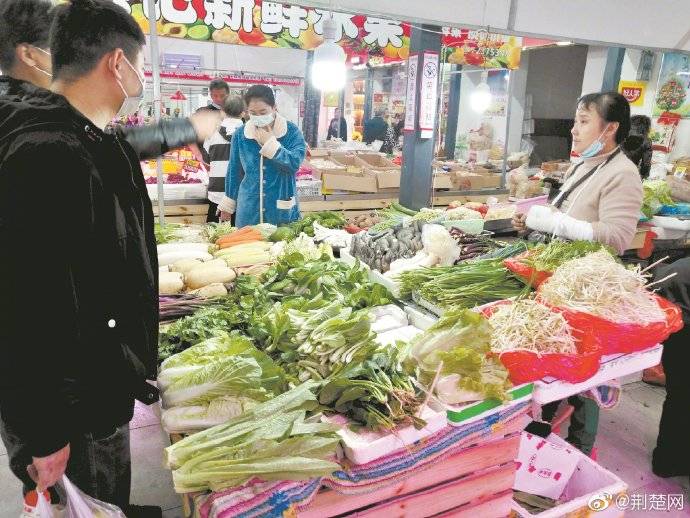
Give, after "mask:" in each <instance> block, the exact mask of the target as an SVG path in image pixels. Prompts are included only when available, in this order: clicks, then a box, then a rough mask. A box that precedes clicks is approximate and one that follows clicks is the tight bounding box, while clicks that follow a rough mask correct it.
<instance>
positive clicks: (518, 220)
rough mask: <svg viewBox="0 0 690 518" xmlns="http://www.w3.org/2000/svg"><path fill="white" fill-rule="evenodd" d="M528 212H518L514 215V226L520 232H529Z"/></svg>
mask: <svg viewBox="0 0 690 518" xmlns="http://www.w3.org/2000/svg"><path fill="white" fill-rule="evenodd" d="M526 221H527V214H523V213H519V212H516V213H515V215H514V216H513V222H512V223H513V228H514V229H515V230H517V231H518V233H523V232H527V223H526Z"/></svg>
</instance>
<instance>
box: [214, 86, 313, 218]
mask: <svg viewBox="0 0 690 518" xmlns="http://www.w3.org/2000/svg"><path fill="white" fill-rule="evenodd" d="M244 102H245V103H246V105H247V112H248V113H249V121H247V123H246V124H245V125H244V126H242V127H240V128H238V129H237V131H235V135H234V136H233V138H232V146H231V151H230V162H229V164H228V174H227V176H226V179H225V196H224V197H223V199H222V200H221V203H220V204H219V205H218V206H219V208H220V210H221V221H227V220H229V219H230V215H231V214H233V213H235V212H236V215H235V224H236V226H237V227H245V226H247V225H256V224H258V223H272V224H273V225H281V224H284V223H290V222H292V221H295V220H297V219H299V217H300V213H299V205H298V203H297V184H296V180H295V174H296V173H297V170H298V169H299V167H300V165H301V164H302V161H303V160H304V155H305V153H306V143H305V142H304V137H303V136H302V132H301V131H300V130H299V128H298V127H297V126H295V125H294V124H293V123H292V122H289V121H287V120H286V119H285V118H284V117H283V116H281V115H279V114H278V113H277V112H276V107H275V104H276V101H275V96H274V94H273V90H271V89H270V88H269V87H268V86H264V85H254V86H252V87H251V88H249V90H247V93H246V94H245V96H244Z"/></svg>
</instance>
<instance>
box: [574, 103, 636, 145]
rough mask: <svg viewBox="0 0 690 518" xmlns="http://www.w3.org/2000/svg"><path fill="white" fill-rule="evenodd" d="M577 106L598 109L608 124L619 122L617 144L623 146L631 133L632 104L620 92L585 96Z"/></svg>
mask: <svg viewBox="0 0 690 518" xmlns="http://www.w3.org/2000/svg"><path fill="white" fill-rule="evenodd" d="M577 105H578V107H579V106H584V107H585V108H587V109H590V108H591V107H592V106H594V108H595V109H596V111H597V113H598V114H599V116H600V117H601V118H602V119H604V120H605V121H606V122H617V123H618V131H616V144H621V143H622V142H623V141H624V140H625V138H626V137H627V136H628V133H629V132H630V103H629V102H628V100H627V99H626V98H625V97H623V96H622V95H621V94H619V93H618V92H600V93H597V94H587V95H583V96H582V97H580V99H578V101H577Z"/></svg>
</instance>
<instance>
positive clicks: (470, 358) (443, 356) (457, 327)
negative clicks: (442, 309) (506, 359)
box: [411, 309, 510, 403]
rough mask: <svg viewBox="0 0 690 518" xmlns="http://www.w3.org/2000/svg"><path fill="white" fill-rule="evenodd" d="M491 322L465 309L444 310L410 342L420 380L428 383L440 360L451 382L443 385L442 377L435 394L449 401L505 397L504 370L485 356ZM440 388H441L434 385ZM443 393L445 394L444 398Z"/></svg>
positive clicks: (489, 348)
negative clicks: (478, 396)
mask: <svg viewBox="0 0 690 518" xmlns="http://www.w3.org/2000/svg"><path fill="white" fill-rule="evenodd" d="M490 352H491V325H490V324H489V322H488V320H487V319H486V318H484V317H483V316H482V315H481V314H479V313H477V312H474V311H470V310H467V309H462V310H453V311H447V312H446V313H445V314H444V315H443V317H441V318H440V319H439V321H438V322H436V323H435V324H434V325H433V326H431V327H430V328H429V329H428V330H427V331H426V332H425V333H423V334H421V335H419V336H418V337H417V338H415V340H414V341H413V344H412V351H411V354H412V356H413V357H414V358H415V359H416V360H417V361H418V366H419V376H420V381H423V382H425V383H431V382H432V380H433V378H434V375H435V373H436V371H437V370H438V368H439V365H440V364H441V362H443V367H442V368H441V373H442V374H443V375H445V376H447V377H448V379H449V380H451V381H452V385H454V386H453V387H451V388H450V389H449V388H447V385H448V384H447V383H443V381H446V380H443V378H441V380H440V381H439V384H438V385H437V393H439V396H442V399H443V400H445V401H446V402H449V403H456V402H461V401H466V400H471V399H477V397H475V396H474V394H479V395H480V396H482V397H486V398H493V399H499V400H505V399H506V398H507V397H508V395H507V392H506V390H507V389H508V388H509V387H510V383H509V382H508V371H507V370H506V369H505V368H504V367H503V365H502V364H501V363H500V361H498V360H496V359H495V358H493V357H491V356H489V353H490ZM439 386H440V387H441V388H442V391H441V390H439V389H438V387H439ZM461 392H465V393H469V395H467V397H466V395H465V394H462V393H461ZM444 396H445V397H444Z"/></svg>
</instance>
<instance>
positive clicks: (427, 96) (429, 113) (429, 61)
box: [419, 52, 438, 138]
mask: <svg viewBox="0 0 690 518" xmlns="http://www.w3.org/2000/svg"><path fill="white" fill-rule="evenodd" d="M421 73H422V80H421V83H420V89H419V129H420V130H421V135H420V136H421V138H431V137H432V136H433V133H434V125H435V123H436V103H437V101H438V96H437V95H436V93H437V90H438V54H437V53H435V52H425V53H424V61H423V63H422V72H421Z"/></svg>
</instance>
